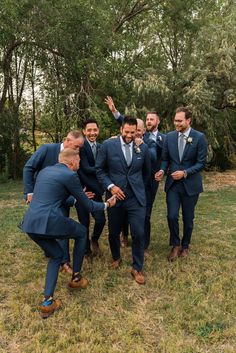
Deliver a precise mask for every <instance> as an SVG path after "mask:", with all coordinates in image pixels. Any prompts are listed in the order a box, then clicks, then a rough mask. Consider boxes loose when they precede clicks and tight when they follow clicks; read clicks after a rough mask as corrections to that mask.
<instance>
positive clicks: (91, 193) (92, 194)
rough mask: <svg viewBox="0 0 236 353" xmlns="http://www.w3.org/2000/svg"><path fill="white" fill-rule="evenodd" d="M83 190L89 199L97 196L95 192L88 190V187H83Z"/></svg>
mask: <svg viewBox="0 0 236 353" xmlns="http://www.w3.org/2000/svg"><path fill="white" fill-rule="evenodd" d="M83 191H84V193H85V195H86V196H87V198H88V199H93V198H94V196H95V194H94V192H92V191H86V187H84V188H83Z"/></svg>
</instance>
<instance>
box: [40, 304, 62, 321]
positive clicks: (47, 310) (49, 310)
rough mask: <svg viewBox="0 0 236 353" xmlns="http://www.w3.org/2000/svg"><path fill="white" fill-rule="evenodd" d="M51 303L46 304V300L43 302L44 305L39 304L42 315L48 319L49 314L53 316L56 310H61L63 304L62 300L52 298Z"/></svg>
mask: <svg viewBox="0 0 236 353" xmlns="http://www.w3.org/2000/svg"><path fill="white" fill-rule="evenodd" d="M50 301H51V304H49V305H44V304H45V303H46V300H45V301H44V302H43V303H42V305H40V306H39V310H40V311H41V317H42V318H43V319H47V318H48V317H49V316H51V315H52V314H53V313H54V312H55V311H57V310H59V309H60V307H61V306H62V302H61V300H58V299H57V300H54V299H52V300H50Z"/></svg>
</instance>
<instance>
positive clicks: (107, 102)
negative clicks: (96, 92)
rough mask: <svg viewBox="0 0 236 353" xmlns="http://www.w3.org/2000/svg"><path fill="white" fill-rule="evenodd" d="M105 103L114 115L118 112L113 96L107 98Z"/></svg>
mask: <svg viewBox="0 0 236 353" xmlns="http://www.w3.org/2000/svg"><path fill="white" fill-rule="evenodd" d="M104 102H105V103H106V104H107V105H108V108H109V109H110V111H111V112H112V113H115V112H117V109H116V107H115V104H114V102H113V99H112V98H111V96H107V97H106V98H105V101H104Z"/></svg>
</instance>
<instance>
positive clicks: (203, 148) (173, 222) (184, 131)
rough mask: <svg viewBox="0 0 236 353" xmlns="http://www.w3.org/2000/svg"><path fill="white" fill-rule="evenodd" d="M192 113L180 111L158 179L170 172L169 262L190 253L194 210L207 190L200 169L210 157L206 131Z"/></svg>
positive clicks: (168, 194) (168, 198)
mask: <svg viewBox="0 0 236 353" xmlns="http://www.w3.org/2000/svg"><path fill="white" fill-rule="evenodd" d="M191 122H192V112H191V111H190V110H189V109H188V108H187V107H179V108H177V110H176V113H175V118H174V125H175V129H176V130H175V131H172V132H170V133H168V134H167V136H166V140H165V143H164V147H163V152H162V163H161V168H160V170H159V171H158V172H157V173H156V175H155V178H156V180H157V181H160V180H161V179H162V177H163V175H164V173H167V178H166V183H165V191H166V202H167V219H168V226H169V231H170V245H171V246H172V250H171V252H170V254H169V256H168V260H169V261H174V260H176V259H177V258H178V256H180V257H187V256H188V255H189V244H190V240H191V235H192V231H193V220H194V210H195V206H196V204H197V201H198V197H199V194H200V193H201V192H202V191H203V187H202V178H201V175H200V171H201V170H202V169H203V168H204V166H205V163H206V157H207V141H206V138H205V136H204V134H203V133H201V132H199V131H196V130H194V129H193V128H191ZM180 207H181V209H182V218H183V237H182V240H181V239H180V235H179V210H180Z"/></svg>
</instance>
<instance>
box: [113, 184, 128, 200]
mask: <svg viewBox="0 0 236 353" xmlns="http://www.w3.org/2000/svg"><path fill="white" fill-rule="evenodd" d="M110 192H111V193H112V195H113V196H114V195H115V196H116V198H117V199H118V200H124V199H125V194H124V192H123V191H122V190H121V189H120V188H119V186H116V185H114V186H112V188H111V189H110Z"/></svg>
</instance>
